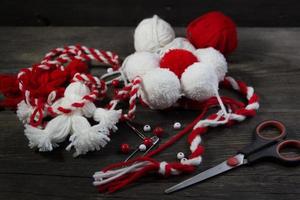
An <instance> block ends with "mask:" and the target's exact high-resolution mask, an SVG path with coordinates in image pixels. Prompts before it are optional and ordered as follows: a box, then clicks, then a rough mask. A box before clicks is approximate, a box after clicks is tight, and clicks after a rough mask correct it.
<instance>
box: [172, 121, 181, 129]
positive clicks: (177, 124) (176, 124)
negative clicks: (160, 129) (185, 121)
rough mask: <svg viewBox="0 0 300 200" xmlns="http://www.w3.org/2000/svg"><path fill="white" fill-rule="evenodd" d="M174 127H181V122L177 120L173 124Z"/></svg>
mask: <svg viewBox="0 0 300 200" xmlns="http://www.w3.org/2000/svg"><path fill="white" fill-rule="evenodd" d="M173 128H174V129H180V128H181V124H180V123H179V122H175V123H174V125H173Z"/></svg>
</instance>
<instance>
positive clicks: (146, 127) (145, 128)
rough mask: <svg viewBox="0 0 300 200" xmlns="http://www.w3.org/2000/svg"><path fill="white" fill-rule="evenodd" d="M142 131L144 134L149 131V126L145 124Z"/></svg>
mask: <svg viewBox="0 0 300 200" xmlns="http://www.w3.org/2000/svg"><path fill="white" fill-rule="evenodd" d="M143 129H144V131H145V132H149V131H151V126H150V125H148V124H146V125H145V126H144V128H143Z"/></svg>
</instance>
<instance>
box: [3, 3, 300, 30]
mask: <svg viewBox="0 0 300 200" xmlns="http://www.w3.org/2000/svg"><path fill="white" fill-rule="evenodd" d="M299 8H300V2H299V0H276V1H274V0H263V1H260V0H252V1H249V0H218V1H211V0H201V1H200V0H184V1H174V0H151V1H149V0H126V1H124V0H63V1H61V0H43V1H40V0H26V1H23V0H14V1H11V0H1V1H0V25H2V26H3V25H4V26H15V25H17V26H136V25H137V23H138V22H139V21H140V20H142V19H143V18H145V17H150V16H152V15H154V14H158V15H159V16H161V17H163V18H164V19H166V20H167V21H168V22H170V23H171V24H172V25H173V26H186V24H187V23H188V22H189V21H191V20H192V19H194V18H195V17H198V16H199V15H201V14H203V13H205V12H208V11H212V10H220V11H222V12H224V13H226V14H227V15H229V16H231V17H232V18H233V19H234V20H235V21H236V22H237V24H238V25H239V26H250V27H255V26H268V27H274V26H275V27H279V26H281V27H282V26H284V27H289V26H300V12H299Z"/></svg>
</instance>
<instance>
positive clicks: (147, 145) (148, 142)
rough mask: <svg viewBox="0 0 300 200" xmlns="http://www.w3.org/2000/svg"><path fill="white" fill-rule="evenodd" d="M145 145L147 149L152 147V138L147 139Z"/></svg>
mask: <svg viewBox="0 0 300 200" xmlns="http://www.w3.org/2000/svg"><path fill="white" fill-rule="evenodd" d="M143 143H144V145H146V147H150V146H151V145H152V144H153V141H152V140H151V138H145V139H144V142H143Z"/></svg>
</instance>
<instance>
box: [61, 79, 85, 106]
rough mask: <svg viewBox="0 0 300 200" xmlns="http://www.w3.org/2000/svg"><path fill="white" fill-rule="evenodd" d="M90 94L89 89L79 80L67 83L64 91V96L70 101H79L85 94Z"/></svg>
mask: <svg viewBox="0 0 300 200" xmlns="http://www.w3.org/2000/svg"><path fill="white" fill-rule="evenodd" d="M88 94H90V89H89V88H88V87H87V86H86V85H85V84H83V83H81V82H73V83H70V84H69V85H68V87H67V88H66V90H65V92H64V97H65V98H67V99H69V100H70V101H74V102H75V101H79V100H81V99H82V97H84V96H85V95H88Z"/></svg>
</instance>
